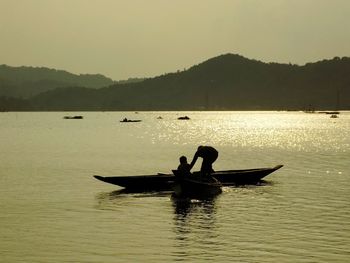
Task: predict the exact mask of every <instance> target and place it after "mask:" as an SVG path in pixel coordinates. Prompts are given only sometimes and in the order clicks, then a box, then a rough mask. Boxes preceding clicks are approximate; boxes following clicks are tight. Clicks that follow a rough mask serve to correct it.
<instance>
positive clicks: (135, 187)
mask: <svg viewBox="0 0 350 263" xmlns="http://www.w3.org/2000/svg"><path fill="white" fill-rule="evenodd" d="M281 167H283V165H277V166H275V167H272V168H256V169H244V170H226V171H216V172H215V173H213V174H212V177H214V178H216V179H217V180H218V181H219V182H220V183H221V185H222V186H233V185H242V184H255V183H257V182H259V181H260V180H261V179H262V178H264V177H265V176H267V175H269V174H270V173H272V172H274V171H276V170H278V169H280V168H281ZM193 174H195V175H196V174H199V172H194V173H193ZM94 177H95V178H96V179H98V180H100V181H103V182H105V183H110V184H114V185H118V186H120V187H124V188H126V189H128V190H130V191H136V192H138V191H168V190H172V188H173V186H174V184H175V183H176V178H175V175H173V174H156V175H136V176H107V177H104V176H99V175H95V176H94Z"/></svg>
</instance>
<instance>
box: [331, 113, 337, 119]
mask: <svg viewBox="0 0 350 263" xmlns="http://www.w3.org/2000/svg"><path fill="white" fill-rule="evenodd" d="M337 114H339V113H337ZM337 114H332V115H331V118H338V115H337Z"/></svg>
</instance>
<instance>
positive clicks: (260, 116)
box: [0, 112, 350, 263]
mask: <svg viewBox="0 0 350 263" xmlns="http://www.w3.org/2000/svg"><path fill="white" fill-rule="evenodd" d="M65 114H66V113H62V112H50V113H1V114H0V122H1V125H0V134H1V136H0V146H1V151H0V159H1V164H0V166H1V169H0V200H1V201H0V202H1V214H0V236H1V238H0V248H1V256H0V261H1V262H71V261H76V262H104V263H109V262H111V263H112V262H113V263H115V262H152V263H155V262H173V261H187V262H204V261H207V262H259V263H260V262H283V263H285V262H288V263H289V262H290V263H292V262H293V263H294V262H317V263H329V262H348V261H349V258H350V251H349V243H350V205H349V204H350V202H349V189H350V166H349V156H350V155H349V149H350V147H349V146H350V113H349V112H347V113H345V112H344V113H342V114H341V117H340V118H338V119H337V120H336V121H335V122H334V121H333V120H331V119H330V118H329V117H327V116H325V115H323V114H303V113H299V112H281V113H279V112H182V113H181V114H180V113H176V112H162V113H161V115H162V117H163V119H162V120H161V121H160V120H158V119H157V117H158V116H159V115H160V113H159V112H139V114H138V118H140V119H142V123H141V124H140V125H139V124H138V125H123V124H120V123H119V120H120V119H121V118H123V117H124V116H125V113H123V112H103V113H102V112H86V113H75V114H79V115H80V114H81V115H83V116H84V119H83V120H82V121H79V122H74V121H73V122H67V121H66V120H64V119H62V116H64V115H65ZM177 114H180V115H177ZM181 115H182V116H183V115H188V116H190V118H191V120H190V121H187V122H181V121H177V120H176V119H177V117H178V116H181ZM200 144H209V145H213V146H215V147H216V148H217V149H218V150H219V152H220V157H219V159H218V160H217V161H216V162H215V164H214V165H215V167H214V169H217V170H227V169H244V168H257V167H267V166H274V165H276V164H284V165H285V166H284V168H283V169H281V170H280V171H277V172H275V173H273V174H271V175H269V176H268V177H266V181H265V182H262V183H261V184H259V185H253V186H242V187H229V188H228V187H224V189H223V193H222V194H220V195H219V196H217V198H216V199H214V200H201V201H197V200H191V201H189V200H178V199H173V198H171V194H170V193H166V192H165V193H164V192H156V193H128V192H126V191H125V190H120V191H119V190H118V191H114V190H116V189H119V188H118V187H117V186H112V185H109V184H105V183H102V182H99V181H97V180H95V179H94V178H93V177H92V175H93V174H100V175H106V176H108V175H111V176H112V175H140V174H156V173H157V172H164V173H169V172H170V169H171V168H175V167H177V165H178V157H179V156H181V155H186V156H188V157H190V156H192V155H193V154H194V152H195V150H196V148H197V146H198V145H200ZM197 168H198V169H199V167H197ZM197 168H196V167H194V169H197Z"/></svg>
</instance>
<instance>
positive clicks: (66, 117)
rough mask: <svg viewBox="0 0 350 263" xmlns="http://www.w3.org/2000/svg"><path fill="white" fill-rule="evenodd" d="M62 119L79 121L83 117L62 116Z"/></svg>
mask: <svg viewBox="0 0 350 263" xmlns="http://www.w3.org/2000/svg"><path fill="white" fill-rule="evenodd" d="M63 119H66V120H74V119H75V120H81V119H83V116H80V115H78V116H64V117H63Z"/></svg>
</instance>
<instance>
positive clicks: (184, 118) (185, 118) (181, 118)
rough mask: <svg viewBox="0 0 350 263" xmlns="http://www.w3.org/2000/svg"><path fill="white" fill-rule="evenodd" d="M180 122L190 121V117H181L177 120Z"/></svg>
mask: <svg viewBox="0 0 350 263" xmlns="http://www.w3.org/2000/svg"><path fill="white" fill-rule="evenodd" d="M177 119H178V120H189V119H190V117H188V116H183V117H179V118H177Z"/></svg>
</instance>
